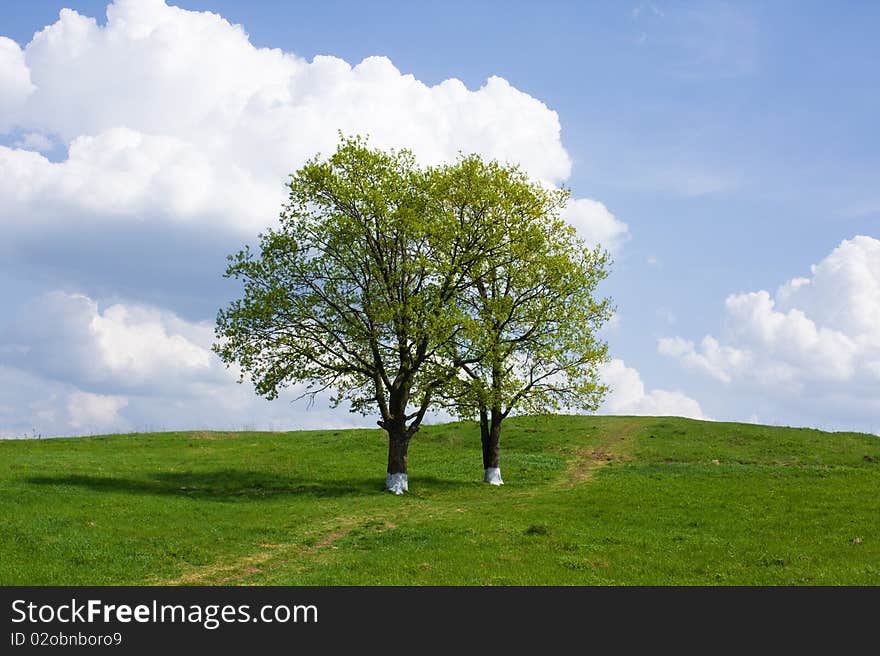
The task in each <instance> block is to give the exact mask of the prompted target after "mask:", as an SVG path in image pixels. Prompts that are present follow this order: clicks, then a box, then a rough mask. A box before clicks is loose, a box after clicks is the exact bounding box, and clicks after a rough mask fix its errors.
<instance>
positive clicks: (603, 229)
mask: <svg viewBox="0 0 880 656" xmlns="http://www.w3.org/2000/svg"><path fill="white" fill-rule="evenodd" d="M562 218H563V219H565V220H566V221H568V222H569V223H570V224H571V225H573V226H574V227H575V229H576V230H577V234H578V237H580V238H581V239H583V240H585V241H586V242H587V243H588V244H590V245H596V244H601V245H602V246H603V247H604V248H607V249H608V250H610V251H615V250H617V249H618V248H619V247H620V246H621V245H622V244H623V242H624V241H626V239H627V238H628V237H629V227H628V226H627V225H626V223H624V222H623V221H621V220H620V219H618V218H617V217H616V216H614V215H613V214H612V213H611V212H609V211H608V208H607V207H605V205H603V204H602V203H600V202H599V201H596V200H590V199H588V198H574V199H572V200H570V201H569V202H568V205H566V207H565V211H564V212H563V213H562Z"/></svg>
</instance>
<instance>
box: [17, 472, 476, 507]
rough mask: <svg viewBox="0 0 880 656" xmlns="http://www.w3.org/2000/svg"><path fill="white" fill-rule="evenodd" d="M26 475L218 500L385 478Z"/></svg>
mask: <svg viewBox="0 0 880 656" xmlns="http://www.w3.org/2000/svg"><path fill="white" fill-rule="evenodd" d="M25 480H26V481H27V482H28V483H31V484H33V485H51V486H73V487H82V488H86V489H89V490H94V491H97V492H125V493H128V494H152V495H169V496H178V497H185V498H192V499H207V500H213V501H235V500H242V501H244V500H247V501H254V500H261V499H273V498H277V497H279V496H299V497H313V498H332V497H345V496H357V495H373V494H377V493H380V492H383V491H384V485H383V481H382V479H381V478H379V477H376V476H371V477H369V478H361V479H354V478H345V479H334V480H308V479H304V478H297V477H293V476H282V475H279V474H272V473H267V472H257V471H239V470H235V469H224V470H219V471H207V472H155V473H152V474H146V475H145V476H144V477H143V478H121V477H113V476H91V475H87V474H68V475H65V476H32V477H30V478H27V479H25ZM413 483H415V484H416V485H417V486H418V487H419V488H422V489H425V490H429V489H430V490H431V491H433V492H446V491H451V490H453V489H457V488H463V487H473V484H472V483H467V482H462V481H453V480H444V479H439V478H435V477H431V476H426V477H417V478H414V479H413Z"/></svg>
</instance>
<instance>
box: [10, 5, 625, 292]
mask: <svg viewBox="0 0 880 656" xmlns="http://www.w3.org/2000/svg"><path fill="white" fill-rule="evenodd" d="M97 99H100V101H98V100H97ZM59 108H63V111H59ZM12 127H15V128H16V129H18V130H20V131H21V132H22V133H23V134H24V135H25V136H24V137H22V138H21V139H18V141H17V142H16V146H15V147H13V148H10V147H0V229H2V230H3V232H4V236H5V237H6V239H5V240H4V241H3V243H2V244H0V249H2V250H3V255H4V257H6V258H8V259H7V261H8V262H10V263H14V265H15V266H16V267H17V269H18V270H19V274H20V273H21V272H23V271H25V270H28V269H33V268H34V266H35V265H34V264H33V263H34V262H39V263H40V267H41V268H42V270H41V271H39V272H32V275H33V274H39V273H43V272H44V271H45V270H52V271H53V273H56V274H58V275H62V276H63V277H64V278H65V279H67V280H73V281H75V282H76V283H77V284H88V283H89V277H88V273H89V271H90V270H95V269H100V270H101V271H102V273H104V272H109V271H113V269H114V267H116V266H117V265H118V262H115V261H113V260H109V261H108V258H111V255H110V251H109V250H108V249H107V248H106V247H105V246H104V242H105V241H107V240H110V241H112V242H113V243H114V245H115V248H114V249H113V251H112V252H113V253H114V254H118V256H119V257H120V258H122V259H123V260H131V259H137V260H138V267H139V269H140V270H141V271H142V275H140V276H139V277H138V278H137V280H136V283H137V285H139V289H135V288H134V286H131V287H128V288H126V289H125V293H126V295H128V296H131V295H132V294H133V293H142V294H145V295H152V296H156V295H157V292H160V293H161V292H162V291H167V288H166V289H165V290H163V289H162V288H160V287H159V286H158V285H159V284H164V283H163V282H157V281H160V279H161V278H162V273H163V269H164V267H165V266H166V264H167V260H168V259H173V257H171V258H166V260H165V261H164V262H163V261H162V259H161V256H163V255H165V251H164V250H163V251H157V250H149V249H154V248H155V247H156V245H157V244H156V242H158V243H160V244H163V245H164V246H166V247H167V246H168V245H171V246H172V247H174V248H176V247H177V246H175V244H181V243H187V244H189V245H190V250H193V249H199V248H200V249H201V251H202V252H204V253H208V254H209V255H210V257H209V258H208V259H211V260H213V259H218V260H219V265H218V270H219V268H220V267H222V258H223V256H224V255H225V254H226V252H228V250H224V251H222V252H219V253H215V252H214V250H212V249H216V248H218V242H222V243H223V244H224V246H223V247H224V249H225V248H227V246H226V245H228V244H235V245H237V244H239V243H241V241H243V240H245V239H250V238H253V237H254V236H255V234H256V233H257V232H258V231H259V230H262V229H264V228H266V227H268V226H270V225H272V224H274V222H275V221H276V217H277V215H278V211H279V209H280V207H281V204H282V202H283V201H284V199H285V197H286V190H285V188H284V182H285V180H286V179H287V176H288V174H289V173H290V172H292V171H293V170H295V169H296V168H297V167H298V166H300V165H301V164H302V163H303V162H304V161H305V160H306V159H307V158H309V157H311V156H313V155H315V154H316V153H319V152H322V153H324V154H327V153H329V152H332V150H333V149H334V148H335V145H336V143H337V140H338V131H340V130H341V131H342V132H343V133H346V134H356V133H359V134H368V135H370V137H371V140H372V142H373V143H374V144H375V145H377V146H380V147H397V148H400V147H408V148H411V149H412V150H413V151H414V152H415V154H416V155H417V157H419V158H420V159H421V160H422V161H423V162H425V163H437V162H441V161H449V160H453V159H454V158H455V157H456V156H457V155H458V154H459V153H460V152H465V153H469V152H477V153H480V154H482V155H484V156H486V157H489V158H496V159H499V160H502V161H513V162H518V163H520V164H521V165H522V166H523V168H524V169H525V170H526V171H527V172H528V173H529V174H530V175H531V176H532V177H534V178H535V179H538V180H540V181H542V182H543V183H546V184H556V183H559V182H561V181H563V180H565V179H566V178H567V177H568V176H569V174H570V172H571V159H570V158H569V155H568V153H567V152H566V150H565V148H564V147H563V145H562V142H561V137H560V123H559V117H558V115H557V114H556V112H554V111H553V110H552V109H550V108H548V107H547V106H546V105H545V104H544V103H543V102H541V101H540V100H538V99H536V98H534V97H532V96H530V95H528V94H526V93H524V92H522V91H520V90H518V89H516V88H515V87H513V86H511V85H510V84H509V83H508V82H507V81H506V80H504V79H502V78H499V77H490V78H488V79H487V80H486V82H485V83H484V84H483V85H482V86H481V87H480V88H478V89H468V88H467V87H466V86H465V85H464V84H463V83H462V82H460V81H459V80H456V79H449V80H446V81H444V82H441V83H439V84H435V85H426V84H424V83H423V82H421V81H419V80H418V79H416V78H415V77H414V76H412V75H409V74H406V73H403V72H401V71H400V70H398V69H397V68H396V67H395V66H394V64H393V63H392V62H391V61H390V60H389V59H387V58H386V57H369V58H367V59H365V60H363V61H362V62H360V63H358V64H356V65H351V64H349V63H348V62H345V61H343V60H342V59H339V58H337V57H332V56H318V57H315V58H314V59H313V60H312V61H307V60H305V59H303V58H301V57H299V56H297V55H295V54H293V53H290V52H284V51H282V50H279V49H276V48H257V47H255V46H254V45H253V44H251V42H250V40H249V38H248V35H247V33H246V32H245V31H244V29H243V28H242V27H241V26H240V25H233V24H230V23H229V22H228V21H226V20H225V19H223V18H222V17H221V16H219V15H217V14H213V13H210V12H194V11H187V10H183V9H180V8H177V7H173V6H168V5H167V4H166V3H165V2H164V1H163V0H116V1H115V2H113V3H112V4H110V5H109V6H108V7H107V21H106V24H105V25H98V24H97V22H96V21H95V20H94V19H93V18H90V17H86V16H82V15H80V14H78V13H77V12H76V11H73V10H69V9H64V10H62V11H61V12H60V15H59V18H58V20H57V21H56V22H55V23H53V24H51V25H49V26H47V27H45V28H44V29H43V30H41V31H40V32H38V33H37V34H35V35H34V37H33V39H32V41H31V42H30V43H28V44H27V45H26V46H25V48H24V50H22V49H21V48H20V47H19V45H18V44H16V43H15V42H14V41H11V40H9V39H2V40H0V134H2V133H3V132H4V131H6V130H8V129H10V128H12ZM56 143H57V145H58V148H57V150H59V151H60V150H63V149H66V150H67V157H66V158H62V160H61V161H52V160H50V159H48V158H46V157H44V156H43V155H41V154H40V153H41V152H47V151H48V146H50V145H53V144H56ZM53 159H57V158H53ZM566 216H567V218H569V220H571V221H572V223H573V224H574V225H576V226H577V228H578V231H579V233H580V234H581V235H582V236H584V237H585V238H586V239H588V240H589V241H590V242H591V243H595V242H601V243H602V244H603V245H606V246H609V247H612V248H613V247H615V246H616V245H618V244H619V243H621V242H622V240H623V238H624V237H625V235H626V232H627V228H626V225H625V224H624V223H622V222H621V221H619V220H618V219H616V218H615V217H614V216H613V215H612V214H611V213H610V212H609V211H608V210H607V208H605V207H604V206H603V205H602V204H601V203H598V202H596V201H590V200H587V199H575V200H573V201H572V204H571V206H570V207H569V210H568V212H567V215H566ZM198 231H201V232H202V233H203V234H204V237H202V238H199V239H198V240H196V241H194V240H193V234H194V232H195V233H196V234H197V233H198ZM156 236H158V237H159V239H156ZM59 250H63V254H62V255H63V257H59V253H58V251H59ZM96 251H97V253H96ZM147 253H148V256H145V254H147ZM96 254H97V255H98V259H96V257H95V256H96ZM215 256H217V257H216V258H215ZM62 260H63V261H62ZM64 267H66V268H64ZM62 268H63V271H62V270H61V269H62ZM218 270H212V271H209V272H205V273H202V274H199V273H198V272H196V273H195V275H189V276H184V277H183V278H182V279H181V280H179V281H178V283H177V287H178V288H180V287H183V286H189V288H190V290H192V291H196V290H199V291H200V290H201V289H203V288H204V286H205V285H206V284H208V283H207V281H206V280H207V276H209V275H210V276H212V277H216V276H217V274H218ZM104 275H106V273H104ZM178 309H179V306H178Z"/></svg>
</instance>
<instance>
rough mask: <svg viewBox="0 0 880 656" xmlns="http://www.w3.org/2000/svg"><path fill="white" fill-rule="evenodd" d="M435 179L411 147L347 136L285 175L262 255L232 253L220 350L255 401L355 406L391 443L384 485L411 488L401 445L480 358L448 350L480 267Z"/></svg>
mask: <svg viewBox="0 0 880 656" xmlns="http://www.w3.org/2000/svg"><path fill="white" fill-rule="evenodd" d="M441 178H442V176H438V171H437V170H435V169H422V168H420V167H419V166H417V165H416V163H415V160H414V158H413V156H412V154H411V153H410V152H408V151H405V150H403V151H390V152H382V151H380V150H376V149H370V148H369V147H368V146H367V144H366V143H365V141H363V140H362V139H360V138H354V139H343V141H342V143H341V145H340V146H339V148H338V149H337V151H336V152H335V153H334V154H333V155H332V156H331V157H329V159H327V160H325V161H322V160H320V159H318V158H314V159H312V160H310V161H309V162H307V163H306V164H305V165H304V166H303V167H302V168H301V169H300V170H299V171H297V172H296V173H295V174H293V175H292V176H291V180H290V196H289V201H288V203H287V204H286V205H285V207H284V209H283V211H282V214H281V219H280V227H279V228H278V229H275V230H269V231H267V232H266V233H264V234H262V235H260V251H259V254H255V253H254V252H253V251H252V250H251V249H250V248H245V249H244V250H242V251H240V252H239V253H238V254H236V255H234V256H230V257H229V260H230V264H229V266H228V268H227V270H226V276H227V277H233V278H236V279H238V280H240V281H241V282H242V285H243V289H242V296H241V298H239V299H238V300H235V301H233V302H232V303H231V304H230V305H229V306H228V307H227V308H226V309H222V310H220V312H219V313H218V316H217V328H216V334H217V337H218V341H217V343H216V344H215V347H214V349H215V351H216V352H217V353H218V354H219V355H220V357H221V358H222V359H223V360H224V362H226V364H227V366H229V365H232V364H238V365H239V366H240V367H241V371H242V374H241V376H242V379H243V378H244V376H245V375H249V377H250V379H251V380H252V381H253V383H254V386H255V389H256V391H257V393H259V394H261V395H264V396H266V397H267V398H270V399H271V398H275V397H276V396H277V395H278V392H279V390H280V389H281V388H283V387H285V386H288V385H292V384H301V385H303V386H304V387H305V389H306V394H307V395H311V397H312V399H314V396H315V395H317V394H319V393H321V392H328V393H329V394H331V401H332V403H333V404H334V405H338V404H340V403H342V402H343V401H348V402H349V403H350V406H351V409H352V410H353V411H358V412H362V413H364V414H367V413H370V412H378V414H379V417H380V419H379V421H378V422H377V423H378V424H379V426H381V427H382V428H383V429H384V430H385V431H386V432H387V435H388V464H387V477H386V487H387V488H388V489H391V490H392V491H394V492H395V493H398V494H401V493H403V491H404V490H406V489H407V487H408V480H407V450H408V446H409V442H410V439H411V438H412V437H413V435H415V433H416V432H417V431H418V430H419V427H420V425H421V423H422V420H423V418H424V416H425V413H426V412H427V410H428V409H429V407H430V406H431V403H432V399H433V397H434V395H435V393H436V392H437V391H438V390H439V389H440V388H442V387H443V386H444V385H445V384H447V383H448V381H449V380H450V379H452V378H454V376H455V375H456V372H457V371H459V368H460V367H462V366H466V365H467V364H468V362H469V361H470V360H471V359H472V358H473V357H474V353H473V352H472V353H469V354H455V353H454V349H452V348H451V346H450V345H451V344H452V343H453V342H454V340H456V339H457V337H458V335H459V333H460V332H461V330H462V327H463V322H462V319H461V317H460V316H459V314H460V310H461V309H462V307H463V304H462V303H461V302H459V300H458V299H459V297H460V296H461V294H462V293H463V291H464V290H465V289H467V288H468V286H469V285H470V284H471V283H472V281H473V275H472V271H473V270H475V269H476V267H477V266H478V265H479V263H480V262H481V260H482V259H484V258H485V253H484V249H483V245H482V243H481V236H480V235H481V229H480V226H479V225H477V224H478V223H479V221H480V220H479V218H477V222H476V223H471V224H469V225H468V226H466V227H465V226H464V224H463V222H462V217H461V215H456V213H455V212H454V211H453V210H454V208H452V207H451V206H450V205H449V204H448V203H446V202H444V199H443V197H442V194H443V193H444V185H443V184H442V179H441Z"/></svg>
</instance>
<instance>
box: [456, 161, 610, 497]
mask: <svg viewBox="0 0 880 656" xmlns="http://www.w3.org/2000/svg"><path fill="white" fill-rule="evenodd" d="M445 174H446V177H447V182H446V192H445V193H446V196H447V198H448V199H449V202H451V203H452V204H453V205H456V206H458V207H460V208H462V209H461V211H463V212H464V213H465V214H467V215H468V216H470V217H471V218H472V220H474V221H477V220H480V222H481V223H482V224H486V225H488V226H489V229H488V230H485V232H484V233H483V234H482V244H481V252H482V253H483V254H484V257H483V258H481V259H480V260H479V262H478V263H477V266H476V267H475V269H474V270H473V271H472V272H471V275H472V276H473V284H472V285H471V286H469V287H468V288H467V289H466V290H464V292H463V293H462V294H461V295H459V297H458V298H457V299H456V301H457V303H458V304H459V312H458V314H459V316H460V317H461V318H460V320H461V321H462V322H463V323H462V327H463V330H462V331H460V332H459V333H458V334H457V335H456V336H455V339H454V340H452V341H451V342H448V343H447V344H451V345H453V348H454V351H453V352H452V353H451V354H450V359H451V360H456V361H459V362H461V363H462V364H461V375H460V376H458V377H457V378H456V379H455V380H454V381H452V382H451V384H450V385H448V386H446V387H445V388H444V389H443V391H442V399H443V401H444V403H445V404H446V405H447V406H449V407H451V408H453V410H454V411H455V412H457V414H459V415H460V416H462V417H464V418H473V417H479V421H480V433H481V442H482V447H483V467H484V480H485V481H486V482H490V483H494V484H501V483H502V479H501V471H500V463H499V459H500V439H501V427H502V423H503V421H504V419H505V418H507V417H508V415H509V414H510V413H511V412H512V411H514V410H518V411H522V412H547V411H549V410H559V409H560V408H572V409H573V408H579V409H584V410H588V411H592V410H595V409H596V408H597V407H598V404H599V403H600V402H601V400H602V398H603V396H604V394H605V393H606V391H607V389H606V388H605V387H604V386H603V385H601V384H600V382H599V376H598V372H597V367H598V365H599V364H600V363H601V362H603V361H605V360H606V359H607V356H606V353H607V345H606V344H605V343H604V342H602V341H601V340H599V339H598V337H597V332H598V330H599V328H600V327H601V326H602V325H603V324H604V323H605V321H607V320H608V318H609V317H610V316H611V313H612V308H611V305H610V300H609V299H597V298H596V296H595V292H596V287H597V285H598V284H599V282H600V281H601V280H603V279H604V278H605V277H606V276H607V275H608V264H609V261H608V255H607V253H605V252H604V251H602V250H601V248H599V247H596V248H594V249H592V250H591V249H588V248H586V246H585V245H584V243H583V242H582V241H581V240H578V239H577V238H576V236H575V231H574V228H573V227H572V226H570V225H569V224H567V223H566V222H564V221H563V220H562V219H560V217H559V213H560V211H561V209H562V208H563V207H564V205H565V202H566V200H567V198H568V194H567V192H566V191H564V190H558V189H552V190H551V189H547V188H545V187H542V186H541V185H539V184H536V183H533V182H530V181H529V180H528V178H527V177H526V176H525V175H524V174H523V173H522V172H521V171H520V170H519V168H517V167H514V166H501V165H499V164H497V163H495V162H491V163H488V164H487V163H484V162H483V161H482V160H481V159H480V158H479V157H477V156H471V157H467V158H464V159H462V160H460V161H459V162H458V163H457V164H456V165H455V166H451V167H447V169H446V170H445Z"/></svg>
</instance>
